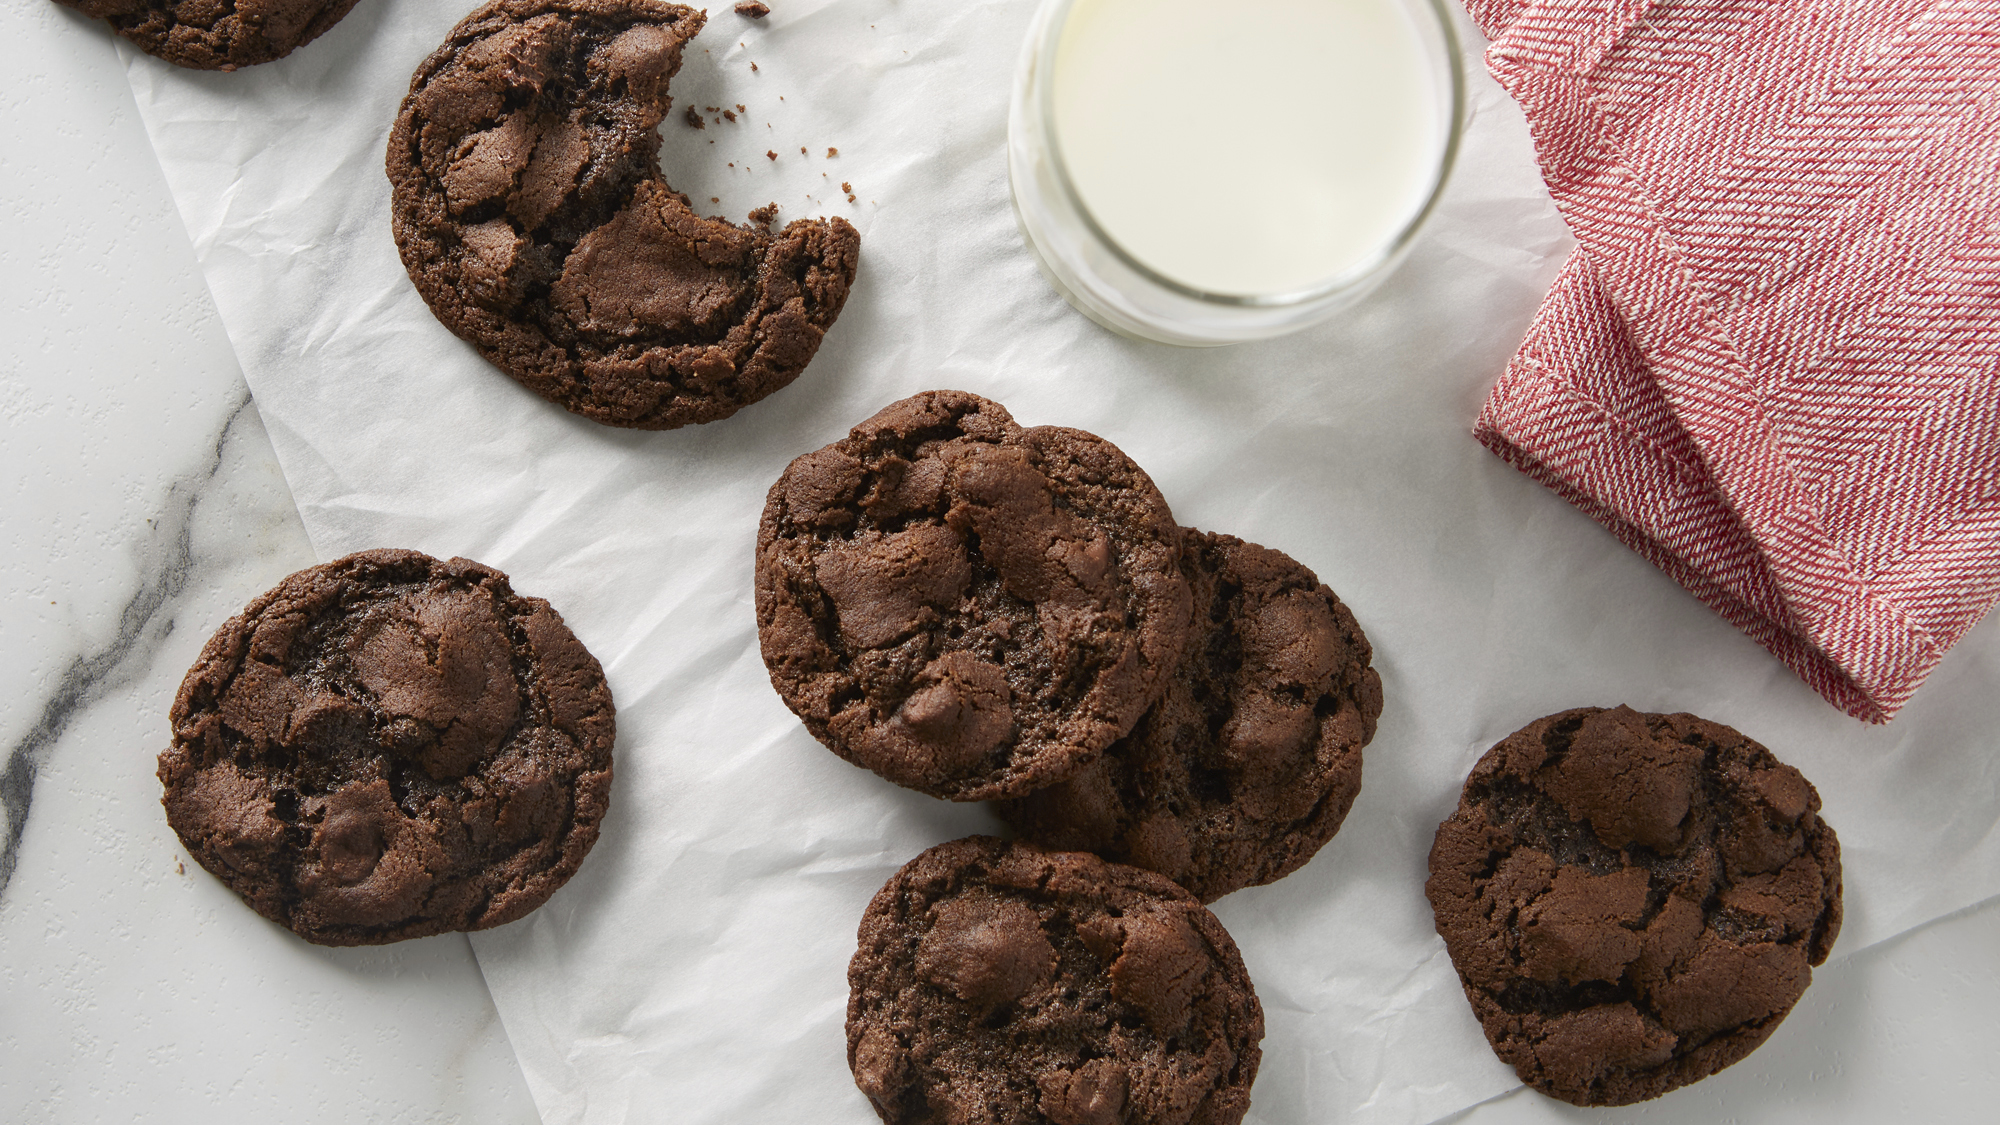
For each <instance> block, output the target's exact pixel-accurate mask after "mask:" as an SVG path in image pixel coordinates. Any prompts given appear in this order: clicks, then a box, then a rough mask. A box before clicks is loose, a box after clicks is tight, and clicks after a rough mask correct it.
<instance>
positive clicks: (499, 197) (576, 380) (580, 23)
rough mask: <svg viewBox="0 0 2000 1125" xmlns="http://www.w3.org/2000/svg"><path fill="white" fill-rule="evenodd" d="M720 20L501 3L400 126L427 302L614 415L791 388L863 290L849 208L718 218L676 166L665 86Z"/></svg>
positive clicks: (428, 64)
mask: <svg viewBox="0 0 2000 1125" xmlns="http://www.w3.org/2000/svg"><path fill="white" fill-rule="evenodd" d="M704 19H705V17H704V16H703V14H702V13H701V12H698V11H695V10H694V9H692V8H687V7H683V6H680V5H676V4H667V3H661V2H658V0H493V2H491V3H489V4H487V5H486V6H485V7H483V8H480V9H479V10H478V11H476V12H474V13H472V14H471V15H469V16H467V17H466V18H465V19H464V20H463V21H461V22H460V23H459V25H458V26H457V27H455V28H453V29H452V32H451V35H450V36H449V37H448V38H447V39H446V40H445V43H444V45H443V46H441V47H439V48H438V49H437V50H436V51H435V52H433V53H432V54H431V56H430V57H429V58H428V59H426V60H424V63H423V65H422V66H420V67H418V68H417V72H416V74H415V76H414V77H413V78H412V79H411V81H410V94H409V96H408V97H407V98H405V99H404V101H403V107H402V111H401V113H400V114H399V115H398V116H397V118H396V124H395V128H394V130H393V132H392V133H391V135H390V140H389V153H388V161H387V166H388V173H389V180H390V182H391V184H392V185H393V187H394V199H393V205H392V212H393V222H394V229H395V235H396V245H397V247H398V249H399V250H400V251H401V253H402V256H403V264H404V266H405V267H406V268H407V269H408V270H409V273H410V279H411V280H412V281H413V282H414V283H415V284H416V287H417V290H418V292H419V293H421V294H422V295H423V297H424V300H425V301H426V302H427V303H428V304H429V305H430V307H431V311H432V312H433V313H435V314H436V315H437V317H438V319H439V320H440V321H442V322H443V323H444V325H445V326H446V327H447V328H450V329H451V330H452V331H453V332H455V333H457V334H458V335H459V336H461V337H463V338H464V339H465V340H467V341H468V342H470V343H471V344H472V345H473V346H475V347H477V348H478V349H479V351H480V354H481V355H483V356H485V357H486V358H487V359H488V360H489V361H491V362H492V363H493V364H494V365H495V366H497V367H499V368H500V369H501V370H503V371H505V372H507V373H508V374H509V375H512V376H514V377H515V378H516V379H519V380H520V381H521V382H522V383H524V384H525V385H526V386H527V387H528V388H529V389H530V390H533V391H534V392H535V393H536V394H539V395H541V396H542V397H544V398H547V399H549V400H551V401H553V402H556V403H559V404H561V405H562V406H564V407H567V408H568V409H570V410H573V411H576V412H577V413H579V414H582V415H584V416H585V417H587V418H591V419H593V420H595V421H599V422H603V423H605V424H607V425H614V426H630V427H636V428H639V429H671V428H674V427H678V426H684V425H689V424H691V423H697V422H711V421H715V420H716V419H719V418H725V417H728V416H729V415H731V414H733V413H735V412H736V411H737V410H738V409H740V408H742V407H743V406H746V405H748V404H750V403H752V402H756V401H757V400H758V399H761V398H763V397H764V396H766V395H768V394H770V393H771V392H773V391H776V390H778V389H779V388H781V387H783V386H785V385H786V384H788V383H790V382H791V381H792V380H793V379H794V378H796V377H797V376H798V374H799V373H800V372H801V371H803V370H804V369H805V366H806V364H807V362H808V361H810V360H811V359H812V357H813V355H814V353H815V352H816V351H817V350H818V349H819V344H820V340H821V339H822V338H823V337H824V336H825V334H826V330H827V329H828V328H829V327H831V326H832V324H833V322H834V319H835V318H836V317H837V316H838V315H839V314H840V310H841V307H842V306H843V305H844V304H845V303H846V300H847V294H848V289H849V286H850V285H851V284H852V283H853V281H854V273H855V268H856V264H857V261H858V257H859V253H860V236H859V235H858V234H857V233H856V232H855V230H854V228H853V226H852V225H850V224H849V223H848V222H847V221H846V220H844V219H840V218H833V219H802V220H799V221H797V222H793V223H790V224H787V225H786V226H785V227H784V228H783V229H782V230H780V231H776V232H773V231H771V230H769V229H768V223H769V221H770V220H769V218H765V219H762V220H759V221H758V222H755V223H753V224H751V225H748V226H739V225H736V224H732V223H729V222H727V221H725V220H723V219H720V218H704V217H702V216H700V215H698V214H696V213H695V210H694V207H693V204H692V202H691V201H690V200H689V199H688V197H687V196H685V195H683V194H681V193H680V192H677V191H675V190H674V189H673V188H672V187H669V186H668V184H667V182H666V180H665V179H664V178H663V176H662V173H661V171H660V167H659V147H660V137H659V133H658V131H657V126H658V125H659V123H660V121H661V120H662V119H663V118H664V117H665V116H666V114H667V112H668V110H669V109H670V108H671V106H672V99H671V98H670V97H669V96H668V93H667V83H668V82H669V80H671V79H672V77H673V76H674V74H675V72H677V71H678V70H679V69H680V65H681V56H682V51H683V49H684V48H685V47H686V45H687V43H688V41H689V40H690V39H692V38H693V37H694V36H695V34H696V33H697V32H699V31H700V30H701V27H702V24H703V22H704ZM772 211H773V212H775V208H773V209H772ZM754 217H755V215H754V214H753V218H754Z"/></svg>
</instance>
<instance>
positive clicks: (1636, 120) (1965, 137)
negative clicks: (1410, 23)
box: [1466, 0, 2000, 722]
mask: <svg viewBox="0 0 2000 1125" xmlns="http://www.w3.org/2000/svg"><path fill="white" fill-rule="evenodd" d="M1466 6H1467V8H1468V9H1469V10H1470V12H1471V14H1472V16H1473V18H1474V19H1475V20H1476V21H1477V22H1478V23H1479V24H1480V26H1481V28H1482V29H1484V30H1485V31H1486V33H1487V35H1488V36H1489V37H1490V38H1491V39H1492V44H1491V46H1490V47H1489V48H1488V50H1487V52H1486V61H1487V65H1488V67H1489V69H1491V70H1492V72H1493V74H1494V76H1495V77H1496V78H1498V79H1499V81H1500V84H1501V85H1502V86H1504V87H1505V88H1506V89H1507V91H1508V92H1509V93H1510V94H1512V95H1513V96H1514V97H1515V99H1517V100H1518V101H1519V102H1520V103H1521V105H1522V108H1523V109H1524V110H1525V111H1526V113H1527V117H1528V123H1529V125H1530V127H1531V129H1532V130H1533V133H1534V138H1535V146H1536V150H1537V152H1538V155H1539V157H1540V159H1541V163H1542V171H1543V175H1544V177H1545V178H1546V179H1547V181H1548V185H1549V189H1550V191H1551V193H1552V194H1553V195H1554V196H1555V200H1556V203H1557V205H1558V206H1559V207H1560V208H1561V210H1562V213H1563V216H1564V218H1565V219H1566V220H1567V221H1568V223H1569V226H1570V229H1571V230H1572V231H1574V232H1575V234H1576V237H1577V242H1578V244H1579V249H1578V251H1577V253H1576V254H1575V255H1574V256H1573V257H1572V258H1571V259H1570V261H1569V262H1568V263H1567V264H1566V265H1565V267H1564V269H1563V272H1562V275H1561V277H1560V278H1559V279H1558V280H1557V282H1556V284H1555V287H1554V289H1553V290H1552V291H1551V292H1550V294H1549V296H1548V299H1547V301H1546V302H1545V303H1544V304H1543V306H1542V309H1541V312H1540V313H1539V315H1538V316H1537V317H1536V319H1535V323H1534V325H1533V327H1532V328H1531V329H1530V330H1529V332H1528V338H1527V340H1526V341H1525V342H1524V343H1523V344H1522V345H1521V350H1520V352H1519V353H1518V354H1517V355H1516V356H1515V357H1514V359H1513V361H1512V362H1511V363H1510V364H1509V365H1508V367H1507V370H1506V372H1505V373H1504V374H1503V375H1502V376H1501V379H1500V382H1499V385H1498V386H1496V387H1495V388H1494V390H1493V394H1492V397H1491V398H1489V399H1488V400H1487V403H1486V406H1485V408H1484V410H1483V411H1482V412H1481V414H1480V417H1479V422H1478V426H1477V430H1476V433H1477V435H1478V437H1479V439H1480V440H1481V441H1483V442H1485V443H1486V445H1487V446H1488V447H1489V448H1491V449H1492V450H1493V451H1494V452H1495V453H1498V454H1499V455H1500V456H1502V457H1504V458H1506V459H1507V460H1508V461H1510V462H1511V463H1513V464H1514V465H1516V466H1518V467H1519V468H1521V469H1522V470H1524V471H1526V472H1528V473H1529V474H1531V475H1533V476H1534V477H1535V478H1536V479H1538V480H1540V481H1542V482H1543V483H1544V484H1546V485H1548V486H1549V487H1551V488H1553V489H1554V490H1556V491H1557V492H1558V493H1560V494H1562V495H1563V496H1564V497H1566V498H1568V499H1569V500H1570V501H1571V502H1573V503H1575V504H1576V505H1577V506H1579V507H1581V508H1582V509H1583V510H1584V511H1586V512H1588V513H1590V514H1591V515H1592V516H1593V517H1595V518H1596V519H1598V520H1599V521H1601V522H1602V523H1604V524H1605V525H1606V526H1607V527H1609V528H1610V529H1611V530H1612V531H1613V532H1614V533H1615V534H1617V535H1618V536H1619V538H1621V539H1623V540H1624V541H1625V542H1626V543H1628V544H1630V545H1631V546H1632V547H1633V549H1635V550H1637V551H1639V552H1640V553H1642V554H1644V555H1645V556H1646V557H1647V558H1649V559H1651V560H1652V561H1653V562H1654V563H1656V564H1657V565H1659V566H1660V567H1661V569H1663V570H1665V571H1666V572H1667V573H1668V574H1670V575H1672V576H1673V577H1674V578H1675V579H1677V580H1678V581H1680V582H1681V583H1682V584H1683V585H1685V586H1686V587H1687V588H1688V589H1689V590H1691V591H1692V592H1693V593H1694V594H1695V595H1696V596H1698V597H1700V598H1701V599H1702V600H1703V601H1705V602H1707V603H1708V604H1709V605H1711V606H1713V607H1714V608H1715V609H1716V611H1717V612H1719V613H1721V614H1722V615H1723V616H1725V617H1727V618H1728V619H1729V620H1730V621H1732V622H1734V623H1736V624H1737V625H1738V626H1739V627H1741V628H1742V629H1743V630H1744V631H1746V632H1748V633H1749V634H1750V635H1751V636H1753V637H1755V638H1756V639H1757V640H1758V641H1759V642H1761V643H1762V644H1764V645H1765V646H1766V647H1767V648H1769V649H1770V650H1771V651H1772V652H1773V653H1775V654H1776V655H1777V656H1778V657H1779V658H1780V659H1781V660H1783V661H1784V662H1785V663H1786V664H1788V665H1790V666H1791V667H1792V668H1793V669H1794V670H1796V671H1797V672H1798V673H1799V675H1801V676H1803V677H1804V678H1805V679H1806V681H1807V682H1808V683H1810V684H1811V685H1812V686H1813V687H1814V688H1815V689H1816V690H1818V691H1819V692H1820V694H1822V695H1824V696H1826V698H1827V699H1828V700H1830V701H1831V702H1833V703H1834V704H1836V705H1837V706H1839V707H1841V708H1842V709H1844V710H1846V711H1848V712H1849V713H1851V714H1853V715H1855V716H1858V717H1860V718H1863V719H1867V720H1869V721H1872V722H1884V721H1886V720H1887V719H1888V718H1889V717H1890V716H1892V715H1894V714H1895V713H1896V711H1897V709H1898V708H1900V707H1901V706H1902V705H1903V704H1904V703H1906V702H1907V701H1908V700H1909V698H1910V696H1911V694H1912V693H1913V692H1915V691H1916V689H1917V686H1918V685H1919V684H1920V683H1922V681H1923V678H1924V676H1925V675H1927V674H1928V673H1929V672H1930V670H1931V669H1932V668H1933V667H1934V666H1935V665H1936V664H1937V662H1938V660H1939V659H1940V658H1941V657H1942V656H1943V655H1944V653H1945V650H1947V649H1949V648H1950V647H1951V645H1952V644H1953V642H1955V641H1957V640H1958V638H1959V637H1960V636H1961V635H1962V634H1963V633H1964V632H1965V630H1966V629H1968V628H1970V627H1971V626H1972V625H1973V624H1974V623H1975V622H1977V621H1978V620H1979V618H1980V616H1981V615H1982V614H1984V613H1985V611H1986V610H1987V608H1988V607H1990V606H1991V605H1992V604H1993V603H1994V602H1995V601H1996V600H2000V0H1733V2H1732V0H1658V2H1651V3H1649V2H1648V0H1534V2H1524V0H1466Z"/></svg>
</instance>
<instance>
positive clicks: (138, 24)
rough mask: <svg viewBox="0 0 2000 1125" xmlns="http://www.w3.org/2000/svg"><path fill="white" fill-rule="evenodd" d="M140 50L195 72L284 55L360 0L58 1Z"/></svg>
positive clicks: (230, 68) (242, 64) (320, 30)
mask: <svg viewBox="0 0 2000 1125" xmlns="http://www.w3.org/2000/svg"><path fill="white" fill-rule="evenodd" d="M59 2H60V3H63V4H66V5H68V6H69V7H72V8H75V9H76V10H77V11H79V12H82V13H83V14H84V15H86V16H92V17H95V18H97V19H101V20H103V21H105V22H106V23H109V24H110V25H111V27H112V29H113V30H114V31H116V32H118V34H120V35H123V36H124V37H125V38H127V39H130V40H131V41H132V42H133V43H136V44H138V47H139V49H140V50H142V51H144V52H146V53H147V54H149V55H152V56H154V57H156V58H162V59H165V60H166V61H168V62H170V63H173V64H175V65H176V66H185V67H190V68H192V69H195V70H235V69H236V68H237V67H239V66H254V65H256V64H257V63H264V62H270V61H271V60H272V59H282V58H284V57H285V56H286V55H289V54H291V53H292V52H293V51H295V50H297V49H299V48H300V47H303V46H305V45H306V44H308V43H310V42H312V41H313V40H315V39H317V38H319V37H320V35H321V34H322V33H324V32H325V31H326V30H327V29H328V28H330V27H332V26H333V25H334V24H337V23H339V22H340V17H342V16H344V15H346V14H347V12H348V9H350V8H352V7H354V3H355V0H234V2H233V3H223V2H222V0H59Z"/></svg>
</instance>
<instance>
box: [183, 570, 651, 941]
mask: <svg viewBox="0 0 2000 1125" xmlns="http://www.w3.org/2000/svg"><path fill="white" fill-rule="evenodd" d="M171 718H172V723H173V732H174V741H173V745H172V746H171V747H169V748H168V749H167V750H166V751H164V752H163V753H161V755H160V763H159V776H160V781H161V784H162V785H164V786H165V788H166V793H165V796H164V797H163V798H162V802H161V803H162V804H164V805H165V806H166V810H167V822H168V823H169V824H170V825H171V826H172V827H173V829H174V831H175V832H176V833H177V834H178V835H179V836H180V838H181V842H182V843H183V844H184V845H185V846H186V847H187V849H188V852H189V854H191V855H192V856H193V857H194V858H195V860H196V861H197V862H199V863H200V864H201V865H202V866H203V867H205V868H207V869H208V870H209V872H210V873H212V874H214V875H215V876H216V877H217V878H219V879H221V880H222V881H223V882H224V883H225V884H227V885H228V886H229V887H230V889H231V890H234V891H235V892H236V893H237V894H239V895H242V896H243V899H244V901H246V902H247V903H249V904H250V906H251V908H252V909H254V910H256V911H257V912H258V913H259V914H262V915H264V916H265V917H266V918H269V919H271V920H272V921H274V922H277V923H278V924H279V925H282V926H285V927H287V928H288V929H290V930H292V931H293V932H294V933H296V934H298V935H299V936H300V937H303V938H305V939H306V940H308V941H312V942H316V943H318V944H321V945H378V944H382V943H385V942H391V941H400V940H402V939H404V938H412V937H423V936H427V935H430V934H438V933H445V932H448V931H453V930H478V929H485V928H487V927H489V926H497V925H500V924H501V923H503V922H510V921H513V920H514V919H516V918H519V917H521V916H522V915H524V914H526V913H527V912H528V911H530V910H533V909H534V908H535V907H537V906H539V905H541V904H542V902H543V901H545V900H546V899H547V898H548V897H549V896H550V895H551V894H553V893H554V892H555V890H556V888H558V887H560V886H562V884H563V883H564V882H565V881H566V880H568V878H569V877H570V876H571V875H572V874H574V873H575V871H576V869H577V865H578V864H580V863H581V862H582V861H583V857H584V855H585V854H586V853H587V852H589V851H590V848H591V845H592V844H593V843H595V842H596V840H597V831H598V823H599V822H600V821H601V820H602V819H603V816H604V811H605V807H606V801H607V798H608V796H609V793H610V787H611V744H612V738H613V734H614V716H613V709H612V703H611V692H610V689H609V687H607V686H606V684H605V682H604V673H603V671H602V669H601V668H599V666H598V663H597V660H596V659H595V658H594V657H592V656H591V655H590V653H589V652H588V651H586V650H585V649H584V647H583V645H582V643H581V642H579V641H578V640H577V639H576V637H575V636H574V635H573V634H572V633H571V632H570V630H569V628H568V627H567V626H565V625H564V624H563V621H562V618H561V617H560V616H558V615H557V613H556V611H555V610H554V609H552V608H550V606H549V604H548V603H547V602H545V601H543V600H541V599H540V598H530V597H522V596H520V595H518V594H515V593H514V592H513V590H512V589H511V588H510V587H509V586H508V583H507V577H506V575H504V574H501V573H500V572H499V571H496V570H493V569H491V568H489V567H484V566H481V565H479V564H478V563H475V562H471V561H469V560H466V559H452V560H450V561H448V562H441V561H439V560H437V559H434V558H431V557H430V556H428V555H424V554H419V553H417V552H415V551H399V550H377V551H364V552H361V553H360V554H355V555H349V556H347V557H346V558H343V559H339V560H337V561H335V562H331V563H327V564H325V565H323V566H316V567H312V568H310V569H307V570H302V571H300V572H298V573H297V574H294V575H292V576H291V577H289V578H287V579H285V580H284V581H283V582H281V583H280V584H279V585H278V586H277V587H276V588H274V589H272V590H270V591H269V592H267V593H265V594H263V595H262V596H260V597H258V598H257V599H256V600H255V601H252V602H251V603H250V604H249V606H248V607H246V608H245V609H244V611H243V613H242V614H241V615H239V616H237V617H233V618H231V619H230V620H229V621H228V622H227V623H226V624H224V625H223V627H222V628H221V629H220V630H218V631H217V632H216V634H215V636H213V637H212V638H210V639H209V642H208V644H207V645H206V647H204V648H203V649H202V653H201V657H200V659H199V660H197V661H196V662H195V665H194V667H193V668H191V669H190V670H189V671H188V674H187V678H186V679H185V680H184V681H182V683H181V688H180V693H179V695H178V696H177V697H176V698H175V700H174V705H173V711H172V715H171Z"/></svg>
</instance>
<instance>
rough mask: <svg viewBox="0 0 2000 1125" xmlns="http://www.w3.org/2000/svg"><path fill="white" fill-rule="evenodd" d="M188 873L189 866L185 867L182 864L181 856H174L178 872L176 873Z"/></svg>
mask: <svg viewBox="0 0 2000 1125" xmlns="http://www.w3.org/2000/svg"><path fill="white" fill-rule="evenodd" d="M187 873H188V869H187V868H185V867H182V866H181V859H180V857H179V856H175V857H174V874H176V875H185V874H187Z"/></svg>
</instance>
